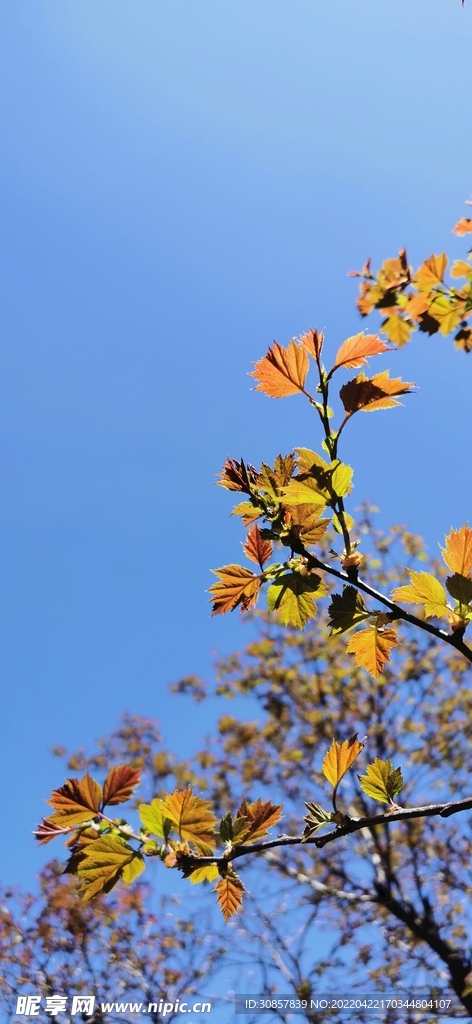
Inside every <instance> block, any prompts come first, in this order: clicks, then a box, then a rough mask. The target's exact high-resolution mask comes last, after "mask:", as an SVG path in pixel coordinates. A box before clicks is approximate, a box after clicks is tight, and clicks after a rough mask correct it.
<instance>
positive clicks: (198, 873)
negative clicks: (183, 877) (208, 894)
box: [187, 864, 219, 885]
mask: <svg viewBox="0 0 472 1024" xmlns="http://www.w3.org/2000/svg"><path fill="white" fill-rule="evenodd" d="M218 875H219V871H218V868H217V866H216V864H204V865H203V867H201V868H195V871H192V872H191V873H190V874H189V875H187V878H189V879H190V881H191V883H192V885H195V884H196V883H198V882H214V881H215V879H216V878H218Z"/></svg>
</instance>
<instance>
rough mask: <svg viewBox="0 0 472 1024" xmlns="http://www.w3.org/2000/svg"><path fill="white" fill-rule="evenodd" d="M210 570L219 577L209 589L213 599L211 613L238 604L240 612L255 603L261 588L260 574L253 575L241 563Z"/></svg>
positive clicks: (226, 610)
mask: <svg viewBox="0 0 472 1024" xmlns="http://www.w3.org/2000/svg"><path fill="white" fill-rule="evenodd" d="M212 572H214V574H215V576H219V577H220V581H219V582H218V583H214V584H213V586H212V587H210V589H209V593H210V594H211V595H212V599H213V609H212V613H211V614H212V615H221V614H224V612H231V611H233V610H234V609H235V608H237V607H238V605H241V611H242V612H247V611H248V609H249V608H252V607H253V605H255V604H256V602H257V598H258V596H259V590H260V588H261V578H260V576H255V575H254V573H253V572H251V570H250V569H245V568H244V566H242V565H224V566H223V567H222V568H221V569H212Z"/></svg>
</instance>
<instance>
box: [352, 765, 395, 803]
mask: <svg viewBox="0 0 472 1024" xmlns="http://www.w3.org/2000/svg"><path fill="white" fill-rule="evenodd" d="M358 779H359V782H360V784H361V789H362V790H363V792H364V793H365V794H366V796H370V797H372V799H373V800H379V801H380V803H384V804H391V803H393V798H394V797H395V796H396V795H397V793H399V792H400V790H401V789H402V788H403V776H402V770H401V768H392V762H391V760H390V758H387V760H386V761H382V760H381V759H380V757H376V758H375V760H374V761H373V762H372V764H368V765H367V768H366V773H365V775H358Z"/></svg>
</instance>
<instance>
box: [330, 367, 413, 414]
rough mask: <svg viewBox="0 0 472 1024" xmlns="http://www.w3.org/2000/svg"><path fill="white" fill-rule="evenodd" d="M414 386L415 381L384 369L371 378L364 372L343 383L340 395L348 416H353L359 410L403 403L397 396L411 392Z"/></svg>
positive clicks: (369, 410) (370, 409) (384, 407)
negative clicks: (394, 374) (403, 379)
mask: <svg viewBox="0 0 472 1024" xmlns="http://www.w3.org/2000/svg"><path fill="white" fill-rule="evenodd" d="M414 387H415V384H414V383H413V382H411V381H402V380H401V378H400V377H390V376H389V373H388V370H384V372H383V373H377V374H376V375H375V376H374V377H370V378H368V377H366V376H365V374H364V373H360V374H358V376H357V377H355V378H354V379H353V380H350V381H348V383H347V384H344V385H343V387H342V388H341V390H340V392H339V395H340V398H341V401H342V403H343V405H344V408H345V410H346V412H347V414H348V416H352V415H353V414H354V413H355V412H358V411H359V410H361V411H362V412H373V411H374V410H375V409H391V408H392V407H393V406H394V405H401V404H402V403H401V402H397V401H396V398H397V397H398V396H399V395H407V394H409V393H410V392H411V389H412V388H414Z"/></svg>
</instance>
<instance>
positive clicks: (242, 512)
mask: <svg viewBox="0 0 472 1024" xmlns="http://www.w3.org/2000/svg"><path fill="white" fill-rule="evenodd" d="M231 515H232V516H241V519H242V521H243V523H244V525H245V526H250V524H251V523H254V522H255V520H256V519H259V518H260V516H261V515H262V509H260V508H258V506H257V505H253V504H252V503H251V502H250V501H240V502H239V504H238V505H235V506H234V508H233V511H232V513H231Z"/></svg>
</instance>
